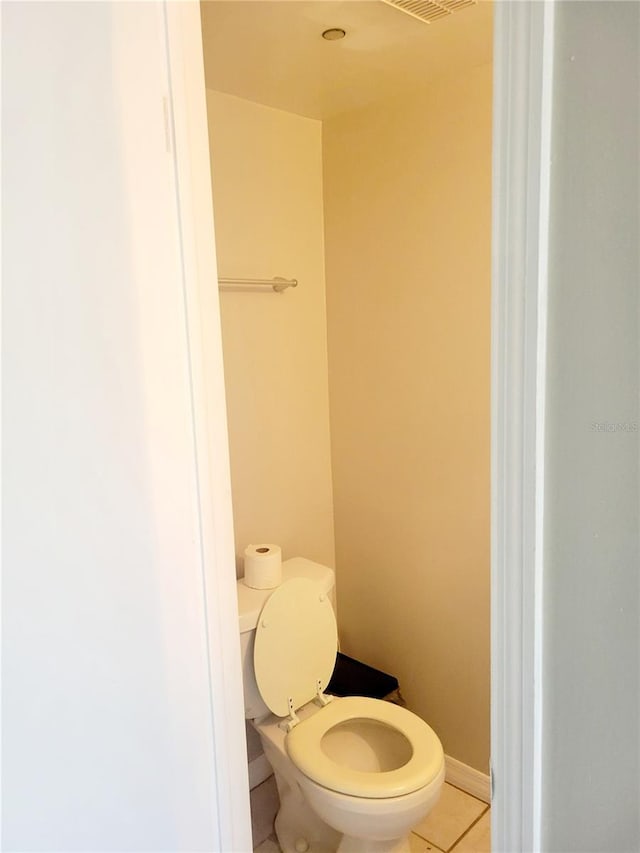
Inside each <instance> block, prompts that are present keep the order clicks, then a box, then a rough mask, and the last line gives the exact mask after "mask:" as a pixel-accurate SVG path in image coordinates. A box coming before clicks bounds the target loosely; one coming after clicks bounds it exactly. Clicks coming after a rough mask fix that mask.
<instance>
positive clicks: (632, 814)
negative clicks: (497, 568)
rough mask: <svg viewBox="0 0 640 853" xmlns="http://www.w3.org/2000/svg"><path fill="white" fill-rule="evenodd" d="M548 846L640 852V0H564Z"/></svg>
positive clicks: (552, 444)
mask: <svg viewBox="0 0 640 853" xmlns="http://www.w3.org/2000/svg"><path fill="white" fill-rule="evenodd" d="M555 39H556V42H555V59H554V62H555V69H554V75H555V79H554V104H553V139H552V147H553V161H552V186H551V244H550V251H551V255H550V272H549V318H548V323H549V344H548V346H549V350H548V376H547V381H548V389H547V435H546V442H547V454H546V460H545V464H546V491H545V540H546V548H545V566H544V638H545V642H544V682H543V685H544V687H543V690H544V715H543V738H544V754H543V803H542V807H543V849H544V850H546V851H558V853H560V851H562V853H569V851H575V853H586V852H587V851H594V853H595V851H598V853H600V851H603V850H607V851H630V850H638V849H640V810H639V808H638V803H639V802H640V680H639V679H640V637H639V633H638V626H639V624H640V574H639V572H638V566H639V565H640V551H639V542H638V519H639V518H640V504H639V467H638V463H639V452H638V435H639V432H638V430H639V428H640V417H639V412H638V399H639V390H640V388H639V376H640V370H639V358H638V356H639V349H638V341H639V333H640V329H639V316H638V283H639V281H640V261H639V255H638V235H639V234H640V213H639V211H640V168H639V156H640V154H639V152H640V130H639V121H640V110H639V100H638V93H639V91H640V76H639V69H640V6H639V5H638V4H637V3H615V2H595V3H589V2H587V3H559V4H557V6H556V33H555Z"/></svg>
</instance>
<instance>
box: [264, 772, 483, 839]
mask: <svg viewBox="0 0 640 853" xmlns="http://www.w3.org/2000/svg"><path fill="white" fill-rule="evenodd" d="M429 851H433V853H491V810H490V808H489V806H488V805H487V804H486V803H483V802H482V801H481V800H477V799H476V798H475V797H472V796H470V795H469V794H465V792H464V791H461V790H460V789H459V788H454V787H453V785H449V784H446V783H445V785H444V786H443V788H442V794H441V795H440V800H439V801H438V805H437V806H436V807H435V809H434V810H433V811H432V812H431V813H430V814H429V815H428V816H427V817H426V818H425V819H424V820H423V821H422V822H421V823H419V824H418V826H416V827H414V830H413V832H412V833H411V853H429ZM255 853H280V848H279V847H278V843H277V841H276V838H275V836H273V835H272V836H270V837H269V838H267V839H266V840H265V841H263V842H262V844H260V845H259V847H256V850H255Z"/></svg>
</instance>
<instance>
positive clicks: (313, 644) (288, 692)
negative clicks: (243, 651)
mask: <svg viewBox="0 0 640 853" xmlns="http://www.w3.org/2000/svg"><path fill="white" fill-rule="evenodd" d="M337 649H338V629H337V627H336V619H335V616H334V615H333V607H332V606H331V602H330V601H329V599H328V597H327V595H326V593H324V592H323V591H322V589H321V588H320V587H319V586H318V584H317V583H314V582H313V581H311V580H309V579H308V578H292V579H291V580H288V581H285V582H284V583H283V584H281V585H280V586H279V587H278V588H277V589H276V590H275V591H274V592H273V593H272V594H271V596H270V598H269V599H268V600H267V602H266V604H265V605H264V607H263V608H262V612H261V614H260V619H259V620H258V625H257V628H256V637H255V645H254V650H253V663H254V671H255V676H256V682H257V684H258V690H259V691H260V695H261V696H262V698H263V700H264V703H265V705H266V706H267V708H269V710H270V711H271V712H272V713H274V714H276V716H278V717H287V716H288V715H289V698H291V699H292V705H293V709H294V710H297V709H298V708H301V707H302V706H303V705H306V704H307V702H310V701H311V700H312V699H313V698H314V697H315V696H316V694H317V692H318V689H320V690H324V689H325V687H326V686H327V684H328V683H329V679H330V678H331V674H332V673H333V668H334V665H335V661H336V652H337ZM318 683H319V686H318Z"/></svg>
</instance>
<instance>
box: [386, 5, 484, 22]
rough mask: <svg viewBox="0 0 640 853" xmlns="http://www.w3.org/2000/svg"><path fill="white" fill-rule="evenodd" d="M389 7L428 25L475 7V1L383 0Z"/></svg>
mask: <svg viewBox="0 0 640 853" xmlns="http://www.w3.org/2000/svg"><path fill="white" fill-rule="evenodd" d="M383 3H387V4H388V5H389V6H395V8H396V9H400V11H401V12H406V13H407V15H411V17H412V18H417V19H418V20H419V21H424V22H425V24H430V23H431V22H432V21H437V20H438V19H439V18H447V17H448V16H449V15H452V14H453V13H454V12H459V11H460V10H461V9H466V8H467V7H468V6H475V4H476V0H383Z"/></svg>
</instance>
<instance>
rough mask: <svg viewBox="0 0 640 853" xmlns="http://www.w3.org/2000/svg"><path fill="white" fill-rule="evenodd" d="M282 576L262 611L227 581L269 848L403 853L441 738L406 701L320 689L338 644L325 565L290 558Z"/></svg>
mask: <svg viewBox="0 0 640 853" xmlns="http://www.w3.org/2000/svg"><path fill="white" fill-rule="evenodd" d="M287 563H294V565H293V566H287ZM283 577H284V578H285V580H284V581H283V583H282V584H281V585H280V586H279V587H278V588H277V589H276V590H274V591H268V593H265V591H261V593H262V594H263V595H264V600H263V603H262V606H261V607H260V606H259V605H260V602H259V601H258V598H257V597H256V595H255V593H256V592H257V591H255V590H253V591H251V593H248V594H247V593H245V592H243V591H242V590H241V587H240V584H241V582H239V588H238V593H239V595H238V597H239V602H240V621H241V635H242V650H243V678H244V684H245V713H246V714H247V716H249V718H251V719H252V720H253V724H254V726H255V728H256V729H257V731H258V733H259V735H260V738H261V741H262V744H263V748H264V751H265V755H266V757H267V759H268V760H269V762H270V763H271V766H272V767H273V769H274V774H275V778H276V783H277V785H278V792H279V796H280V810H279V812H278V815H277V818H276V833H277V835H278V840H279V842H280V846H281V847H282V849H283V851H285V853H293V851H297V853H304V851H307V850H310V851H314V852H315V851H317V853H320V851H322V853H325V851H326V853H330V851H331V853H333V851H350V853H360V851H362V853H374V851H376V853H392V851H393V853H400V851H403V852H404V853H406V851H408V849H409V847H408V835H409V831H410V830H411V828H412V826H414V825H415V824H416V823H418V822H419V821H420V820H422V819H423V818H424V817H425V816H426V815H427V814H428V813H429V811H430V810H431V809H432V808H433V806H434V805H435V803H436V801H437V799H438V796H439V794H440V790H441V788H442V784H443V782H444V755H443V750H442V746H441V744H440V741H439V739H438V737H437V735H436V734H435V732H434V731H433V730H432V729H431V728H430V727H429V726H428V725H427V724H426V723H425V722H424V721H423V720H421V719H420V718H419V717H417V716H416V715H415V714H413V713H411V712H410V711H408V710H406V709H405V708H401V707H399V706H397V705H394V704H391V703H389V702H384V701H383V700H380V699H370V698H365V697H353V696H350V697H344V698H333V697H329V696H326V695H325V694H324V693H323V691H324V689H325V687H326V685H327V683H328V681H329V679H330V677H331V673H332V671H333V665H334V662H335V656H336V651H337V629H336V623H335V617H334V615H333V607H332V605H331V601H330V594H331V591H332V588H333V572H332V571H331V570H330V569H326V568H325V567H322V566H319V565H318V564H315V563H311V562H310V561H307V560H302V559H301V558H295V560H293V561H286V562H285V563H284V564H283ZM245 589H246V588H245ZM251 607H253V608H254V613H253V615H249V613H248V611H249V610H250V609H251ZM258 610H259V613H258V612H257V611H258ZM243 619H244V621H243ZM252 623H254V627H253V628H250V627H249V625H251V624H252ZM243 627H244V631H243V630H242V628H243ZM247 635H248V636H247ZM256 692H257V693H258V694H259V695H260V697H261V699H262V708H260V704H261V703H260V701H259V700H258V698H257V695H256Z"/></svg>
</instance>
